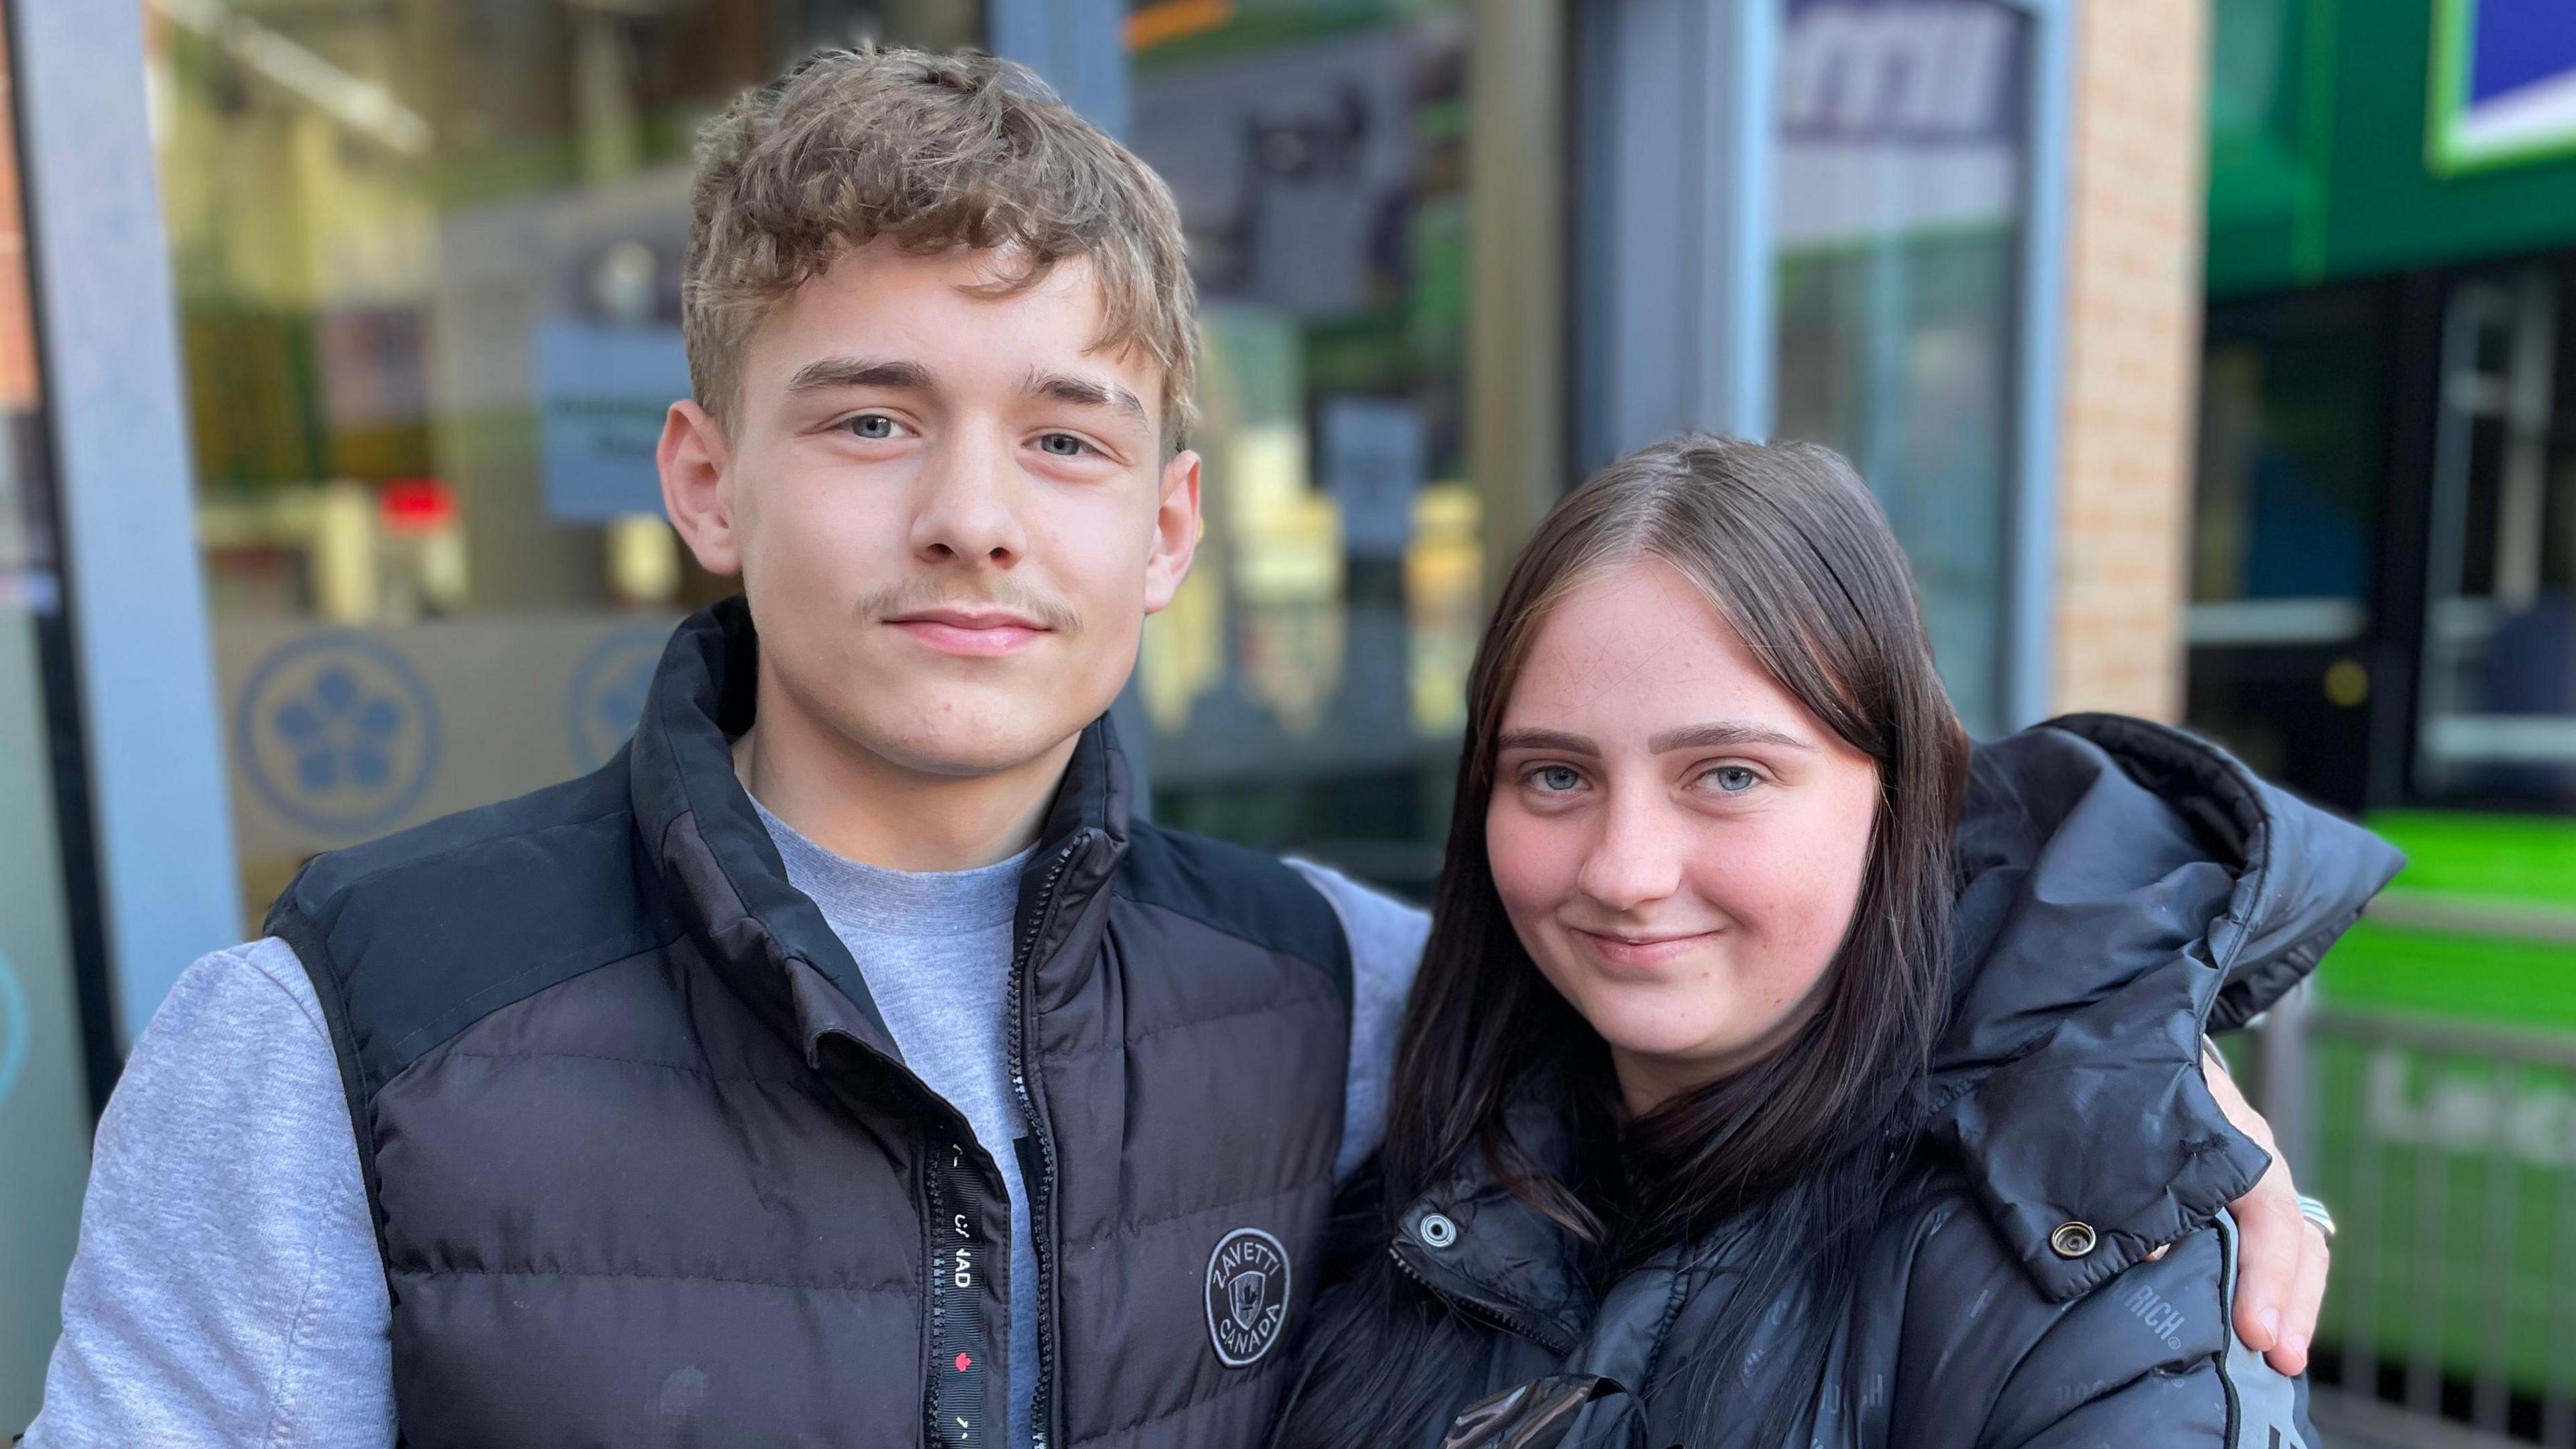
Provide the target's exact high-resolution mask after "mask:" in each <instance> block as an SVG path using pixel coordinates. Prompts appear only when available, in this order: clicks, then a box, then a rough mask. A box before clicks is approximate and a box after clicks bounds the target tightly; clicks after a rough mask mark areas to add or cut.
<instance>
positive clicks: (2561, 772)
mask: <svg viewBox="0 0 2576 1449" xmlns="http://www.w3.org/2000/svg"><path fill="white" fill-rule="evenodd" d="M2571 298H2576V256H2570V255H2566V254H2561V255H2559V256H2555V257H2551V258H2549V259H2547V260H2545V261H2539V262H2533V263H2529V264H2525V265H2519V266H2513V267H2506V268H2496V269H2493V270H2488V271H2481V272H2474V273H2470V274H2468V275H2466V276H2464V277H2462V278H2460V279H2459V280H2458V281H2457V282H2456V283H2454V284H2453V286H2452V287H2451V289H2450V295H2449V297H2448V298H2447V300H2446V302H2445V305H2444V310H2443V326H2442V356H2441V368H2442V373H2441V378H2442V387H2441V392H2440V394H2439V397H2440V399H2441V401H2440V411H2439V414H2438V421H2437V423H2436V424H2435V428H2434V443H2433V469H2432V516H2431V519H2430V527H2429V528H2428V530H2427V535H2428V536H2427V539H2426V560H2425V563H2426V583H2425V604H2424V607H2425V615H2424V646H2423V662H2422V670H2423V674H2422V688H2421V693H2420V696H2419V700H2418V717H2417V720H2416V736H2415V780H2414V783H2415V787H2416V789H2417V791H2419V792H2420V793H2422V794H2424V795H2426V796H2428V797H2432V798H2436V799H2441V800H2445V801H2464V802H2473V801H2494V800H2510V801H2514V802H2516V803H2519V804H2524V805H2532V804H2539V805H2545V806H2548V807H2552V808H2556V809H2561V810H2564V809H2568V808H2576V444H2571V442H2570V437H2569V432H2568V428H2567V420H2568V418H2569V417H2571V416H2576V366H2571V365H2570V364H2569V363H2568V362H2566V361H2563V360H2562V359H2566V358H2569V357H2571V356H2576V306H2571Z"/></svg>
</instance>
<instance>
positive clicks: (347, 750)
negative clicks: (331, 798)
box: [270, 664, 403, 795]
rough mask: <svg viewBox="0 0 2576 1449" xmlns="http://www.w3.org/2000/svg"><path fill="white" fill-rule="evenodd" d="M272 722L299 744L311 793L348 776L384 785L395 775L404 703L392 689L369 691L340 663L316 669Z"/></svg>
mask: <svg viewBox="0 0 2576 1449" xmlns="http://www.w3.org/2000/svg"><path fill="white" fill-rule="evenodd" d="M270 722H271V724H272V725H274V727H275V728H276V730H277V733H278V737H279V738H281V739H283V740H285V741H286V742H287V743H288V744H289V745H291V746H293V747H294V750H295V780H296V783H297V784H299V785H301V786H302V787H303V788H304V790H305V792H306V793H307V794H315V795H319V794H325V793H328V792H330V791H332V790H336V789H338V788H339V787H340V784H341V782H342V781H347V782H348V783H350V784H352V785H355V786H357V787H359V788H360V789H366V790H380V789H383V788H384V784H385V782H386V781H387V780H390V779H392V778H393V777H394V755H393V747H394V743H395V741H396V740H397V739H398V738H399V737H400V736H401V734H402V726H403V716H402V706H401V704H399V703H398V702H396V701H395V699H394V697H393V696H392V695H390V694H372V693H369V692H368V691H367V688H366V686H364V685H362V684H360V683H359V682H358V676H357V675H355V674H353V673H351V672H350V671H349V670H348V669H346V668H344V667H342V666H340V665H338V664H332V665H328V666H326V667H325V668H323V670H322V671H321V672H320V673H318V674H316V675H314V676H313V688H312V690H311V691H310V692H309V693H307V694H305V695H304V696H303V697H302V698H300V699H289V700H285V701H283V702H281V703H280V704H279V705H278V706H277V712H276V713H275V715H273V716H272V717H271V721H270Z"/></svg>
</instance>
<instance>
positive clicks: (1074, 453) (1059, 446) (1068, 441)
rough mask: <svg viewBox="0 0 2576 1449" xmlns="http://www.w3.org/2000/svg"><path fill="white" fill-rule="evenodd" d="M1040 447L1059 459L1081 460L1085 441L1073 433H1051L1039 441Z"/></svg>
mask: <svg viewBox="0 0 2576 1449" xmlns="http://www.w3.org/2000/svg"><path fill="white" fill-rule="evenodd" d="M1038 446H1039V447H1040V448H1042V449H1044V450H1045V451H1047V452H1049V453H1052V454H1054V455H1055V456H1057V457H1059V458H1079V457H1081V456H1082V453H1083V441H1082V439H1080V438H1077V437H1075V436H1074V435H1073V434H1071V433H1049V434H1047V435H1046V436H1044V437H1042V438H1040V439H1038Z"/></svg>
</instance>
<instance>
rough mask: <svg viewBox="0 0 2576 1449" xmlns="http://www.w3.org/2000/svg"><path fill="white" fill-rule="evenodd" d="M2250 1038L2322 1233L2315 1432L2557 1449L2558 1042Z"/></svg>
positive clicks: (2393, 1029) (2334, 1016)
mask: <svg viewBox="0 0 2576 1449" xmlns="http://www.w3.org/2000/svg"><path fill="white" fill-rule="evenodd" d="M2264 1037H2265V1040H2264V1042H2263V1044H2262V1052H2263V1055H2264V1057H2265V1058H2266V1060H2265V1061H2264V1062H2263V1063H2262V1069H2261V1074H2260V1075H2261V1081H2262V1084H2263V1087H2264V1089H2265V1091H2264V1097H2265V1101H2266V1109H2267V1111H2269V1112H2271V1113H2272V1115H2273V1117H2274V1121H2275V1124H2276V1126H2277V1127H2278V1128H2279V1129H2280V1130H2281V1131H2282V1134H2283V1141H2284V1143H2285V1144H2286V1146H2287V1150H2288V1152H2289V1154H2290V1157H2291V1160H2292V1162H2293V1163H2294V1165H2295V1166H2296V1167H2297V1169H2298V1176H2299V1179H2300V1181H2301V1184H2302V1186H2303V1187H2305V1188H2306V1190H2308V1191H2310V1192H2314V1193H2316V1194H2317V1195H2319V1196H2321V1197H2323V1198H2324V1199H2325V1200H2326V1201H2327V1202H2328V1203H2330V1204H2331V1205H2332V1206H2333V1208H2334V1211H2335V1216H2336V1217H2337V1219H2338V1220H2339V1222H2340V1235H2339V1237H2338V1238H2337V1240H2336V1243H2335V1261H2334V1276H2333V1280H2332V1283H2331V1286H2330V1288H2329V1290H2328V1295H2327V1299H2326V1305H2325V1311H2324V1316H2323V1318H2322V1320H2321V1322H2320V1324H2319V1339H2318V1343H2319V1348H2318V1352H2317V1354H2316V1355H2315V1357H2314V1360H2313V1366H2312V1368H2311V1374H2312V1378H2313V1383H2314V1390H2315V1394H2316V1398H2317V1406H2318V1411H2317V1418H2318V1420H2319V1422H2320V1424H2321V1425H2324V1424H2328V1423H2331V1422H2335V1421H2338V1420H2339V1421H2342V1422H2345V1423H2361V1422H2367V1423H2369V1424H2370V1425H2372V1428H2371V1429H2370V1431H2369V1432H2368V1434H2367V1436H2366V1437H2367V1438H2368V1439H2369V1440H2371V1441H2373V1442H2385V1443H2427V1444H2430V1443H2451V1442H2456V1441H2457V1440H2458V1439H2459V1437H2460V1436H2461V1431H2463V1430H2466V1431H2472V1432H2473V1433H2474V1434H2475V1435H2476V1436H2480V1438H2481V1439H2482V1440H2483V1441H2484V1442H2493V1443H2515V1444H2527V1443H2538V1444H2545V1445H2551V1446H2556V1449H2576V1039H2570V1038H2568V1037H2566V1036H2564V1035H2541V1034H2537V1033H2522V1032H2516V1031H2511V1030H2505V1029H2496V1028H2486V1027H2479V1026H2472V1025H2459V1024H2452V1023H2446V1022H2440V1021H2433V1020H2426V1019H2423V1018H2418V1017H2401V1016H2390V1015H2380V1014H2373V1013H2365V1012H2358V1011H2348V1010H2334V1009H2327V1008H2311V1009H2305V1010H2295V1009H2294V1011H2293V1012H2292V1013H2291V1014H2290V1019H2288V1020H2285V1021H2279V1022H2274V1023H2271V1024H2269V1028H2268V1029H2267V1031H2266V1032H2265V1033H2264ZM2410 1424H2411V1425H2413V1426H2416V1432H2408V1433H2405V1434H2402V1435H2399V1436H2396V1437H2392V1435H2391V1430H2390V1428H2389V1426H2390V1425H2401V1426H2402V1425H2410ZM2330 1442H2332V1441H2330Z"/></svg>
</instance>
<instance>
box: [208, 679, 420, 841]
mask: <svg viewBox="0 0 2576 1449" xmlns="http://www.w3.org/2000/svg"><path fill="white" fill-rule="evenodd" d="M233 738H234V740H235V744H236V749H237V752H238V754H239V763H240V765H241V770H242V774H243V775H244V777H245V778H246V779H247V780H248V781H249V783H250V785H251V787H252V789H253V790H254V791H256V792H257V793H258V795H259V796H260V798H261V799H262V800H264V801H265V802H267V804H268V806H269V808H270V809H273V810H275V811H276V812H277V813H278V814H279V815H281V816H283V817H285V818H286V819H287V820H288V821H290V822H292V823H294V824H296V825H300V826H302V827H304V828H305V829H308V830H312V831H316V832H319V833H323V834H329V835H343V836H355V835H365V834H369V833H372V832H375V831H378V830H383V829H386V828H388V827H390V826H393V825H396V824H399V823H401V821H402V820H403V818H404V817H405V816H407V815H409V814H410V813H411V811H412V809H413V808H414V807H415V806H417V805H418V804H419V802H420V797H421V795H422V793H423V792H424V791H425V790H427V789H428V787H429V783H430V779H431V777H432V776H433V775H434V774H435V773H436V769H437V763H438V705H437V701H436V700H435V699H433V698H432V697H431V695H430V692H429V687H428V685H427V684H425V683H423V682H422V680H421V677H420V674H419V672H418V671H417V670H415V669H413V668H412V666H411V664H410V662H409V661H408V660H406V659H404V658H403V657H402V656H401V655H400V654H398V653H396V652H394V651H393V650H391V649H388V648H386V647H385V646H384V645H382V644H380V643H378V642H376V641H375V640H373V639H370V638H368V637H366V636H365V635H362V634H353V633H348V632H345V631H339V630H334V631H330V632H326V633H320V634H308V635H305V636H302V637H301V638H297V639H293V640H289V641H288V642H287V643H286V644H284V645H282V646H280V647H279V648H278V649H277V650H275V651H274V652H272V653H271V654H270V655H269V656H268V658H266V659H264V660H262V661H261V662H260V665H259V667H258V668H257V669H256V670H254V671H252V673H251V677H250V682H249V683H248V684H247V685H245V686H244V687H243V690H242V694H241V698H240V700H239V701H238V702H237V703H236V705H235V710H234V720H233Z"/></svg>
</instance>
